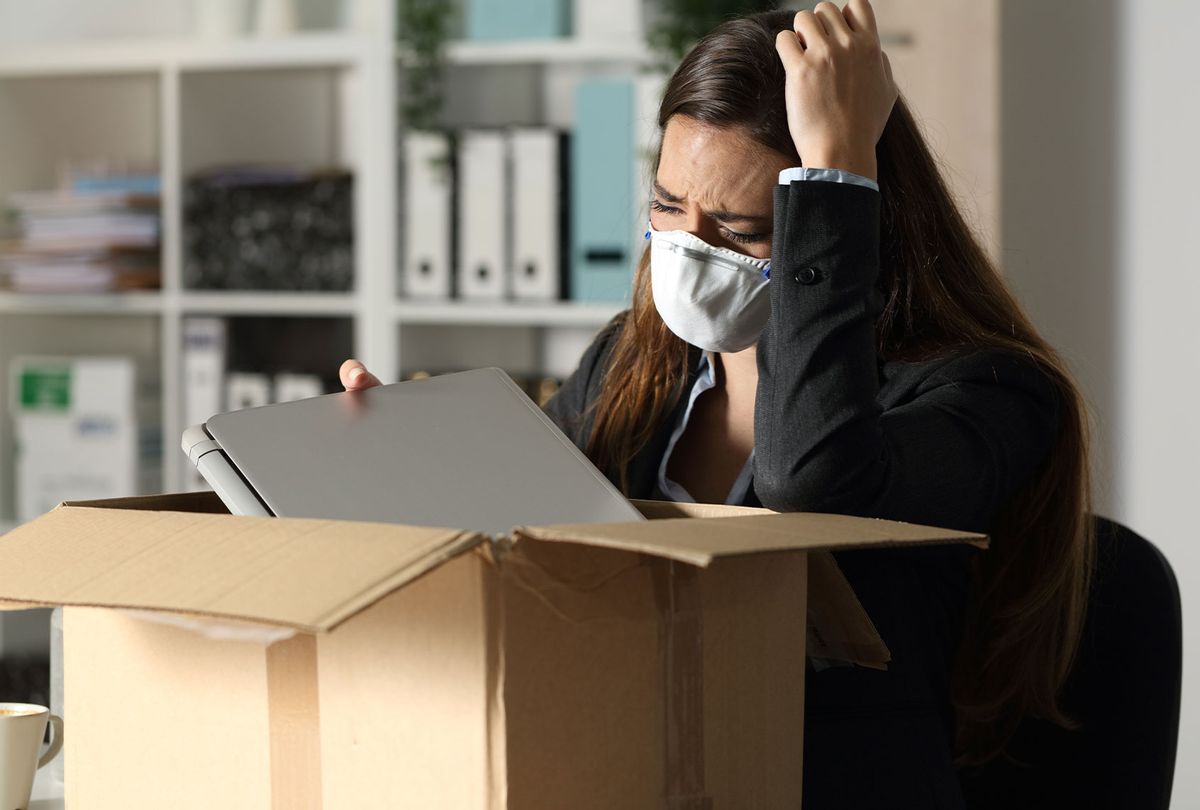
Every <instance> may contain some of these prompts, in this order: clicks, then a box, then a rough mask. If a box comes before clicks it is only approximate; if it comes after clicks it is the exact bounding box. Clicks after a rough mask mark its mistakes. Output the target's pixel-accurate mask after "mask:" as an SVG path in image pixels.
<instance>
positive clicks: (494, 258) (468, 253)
mask: <svg viewBox="0 0 1200 810" xmlns="http://www.w3.org/2000/svg"><path fill="white" fill-rule="evenodd" d="M506 146H507V138H506V137H505V135H504V133H503V132H500V131H498V130H496V131H490V130H489V131H485V130H474V131H472V130H468V131H466V132H464V133H463V134H462V140H461V141H460V147H459V172H458V201H459V212H460V217H459V223H458V226H459V227H458V293H459V295H460V296H461V297H462V298H473V299H485V300H496V299H500V298H503V297H505V295H506V294H507V293H508V261H507V245H506V240H505V230H506V227H505V225H506V223H505V213H506V210H507V206H506V203H507V188H506V183H505V167H506V154H505V153H506V151H507V149H506Z"/></svg>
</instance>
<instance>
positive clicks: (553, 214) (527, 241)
mask: <svg viewBox="0 0 1200 810" xmlns="http://www.w3.org/2000/svg"><path fill="white" fill-rule="evenodd" d="M562 143H563V142H562V135H561V134H560V133H558V132H557V131H555V130H552V129H544V128H538V129H516V130H513V132H512V195H511V198H510V199H511V204H512V238H513V242H512V292H513V297H515V298H523V299H529V300H536V301H555V300H557V299H558V298H559V297H560V293H561V291H562V286H561V278H562V250H563V249H564V244H563V242H564V240H563V231H564V228H565V218H564V216H563V214H564V212H565V211H566V201H565V199H564V196H563V194H564V190H565V189H564V188H563V186H564V185H565V184H564V182H563V180H564V176H563V170H562V169H563V163H562V157H563V156H562V148H563V147H562Z"/></svg>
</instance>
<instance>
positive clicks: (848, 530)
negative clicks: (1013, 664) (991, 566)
mask: <svg viewBox="0 0 1200 810" xmlns="http://www.w3.org/2000/svg"><path fill="white" fill-rule="evenodd" d="M634 505H635V506H637V507H638V509H639V510H641V511H642V513H643V514H645V515H646V516H647V517H649V518H653V519H651V520H646V521H638V522H630V523H583V524H562V525H555V526H522V527H521V528H518V529H514V530H513V536H514V538H515V539H517V540H518V541H519V540H520V539H521V538H522V537H524V538H528V539H531V540H541V541H547V542H560V543H579V544H583V545H589V546H601V547H605V548H616V549H621V550H624V551H637V552H641V553H644V554H652V555H654V556H657V557H664V558H667V559H672V560H678V561H680V562H686V563H691V564H692V565H698V566H702V567H703V566H707V565H708V564H709V563H710V562H712V560H713V559H714V558H715V557H722V556H729V555H734V554H753V553H757V552H765V551H836V550H838V549H850V548H879V547H887V546H917V545H933V544H945V543H974V544H984V543H986V541H987V536H986V535H982V534H976V533H974V532H964V531H958V530H954V529H939V528H935V527H933V526H921V525H918V524H915V523H900V522H897V521H893V520H881V519H879V518H863V517H850V516H847V515H829V514H823V513H819V512H772V511H770V510H769V509H755V508H752V507H739V506H714V505H710V504H684V503H669V502H664V501H634Z"/></svg>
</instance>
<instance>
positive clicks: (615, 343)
mask: <svg viewBox="0 0 1200 810" xmlns="http://www.w3.org/2000/svg"><path fill="white" fill-rule="evenodd" d="M658 123H659V127H660V130H661V134H662V140H661V147H660V151H659V155H658V160H657V165H656V168H655V176H654V182H653V184H652V185H653V196H652V198H651V200H650V208H651V213H650V227H649V228H648V230H647V238H648V239H649V240H650V245H649V246H648V249H647V250H646V252H645V253H644V255H643V256H642V259H641V262H640V263H639V266H638V268H637V272H636V276H635V280H634V296H633V306H632V307H631V308H630V309H629V310H628V311H626V312H623V313H621V314H620V315H619V316H618V317H617V318H615V319H614V320H613V321H612V322H611V323H610V324H609V325H608V326H607V327H606V328H605V329H604V330H603V331H602V332H601V333H600V335H599V336H598V337H597V338H596V340H595V341H594V342H593V343H592V345H591V346H590V347H589V349H588V350H587V352H586V353H585V354H584V357H583V359H582V360H581V362H580V365H579V368H578V369H577V370H576V371H575V373H574V374H572V375H571V377H570V378H569V379H568V380H567V381H566V383H565V385H564V386H563V388H562V389H561V391H560V392H559V393H558V394H557V395H556V396H555V398H554V399H553V400H552V401H551V402H550V403H549V404H548V405H547V412H548V413H549V414H550V415H551V416H552V417H553V418H554V419H555V421H556V422H557V423H558V424H559V425H560V426H561V427H562V429H563V430H564V432H566V433H567V435H569V436H570V437H571V438H572V439H573V440H574V441H575V443H576V444H577V445H578V446H579V447H581V448H583V449H584V450H585V451H586V452H587V454H588V456H589V457H590V458H591V459H592V460H593V461H594V462H595V463H596V464H597V466H598V467H600V468H601V469H602V470H604V471H605V473H606V474H607V475H608V476H609V477H610V478H611V479H612V480H613V481H614V482H616V483H617V484H618V485H619V486H620V487H621V488H622V490H623V491H624V492H626V493H627V494H628V495H630V496H631V497H639V498H646V497H650V498H673V499H695V500H698V501H710V502H730V503H740V504H745V505H753V506H758V505H762V506H766V507H768V508H770V509H774V510H778V511H787V510H805V511H819V512H840V513H844V514H852V515H864V516H873V517H882V518H890V519H895V520H905V521H911V522H917V523H924V524H932V525H940V526H947V527H953V528H960V529H970V530H976V531H982V532H987V533H988V534H989V535H991V538H992V547H991V549H990V550H989V551H988V552H986V553H976V552H973V551H971V550H969V549H966V550H964V549H959V548H945V549H924V550H904V551H891V552H881V551H869V552H844V553H840V554H838V555H837V559H838V562H839V564H840V565H841V567H842V569H843V571H844V572H845V574H846V576H847V578H848V579H849V580H850V582H851V584H852V585H853V586H854V588H855V591H856V592H857V593H858V595H859V597H860V599H861V600H862V602H863V604H864V606H865V607H866V609H867V611H868V613H869V614H870V615H871V616H872V617H873V619H874V620H875V623H876V625H877V628H878V629H879V631H880V634H881V636H882V637H883V639H884V640H885V642H886V643H887V644H888V646H889V648H890V650H891V652H892V657H893V660H892V663H891V666H890V667H889V669H888V670H887V671H886V672H877V671H874V670H867V669H861V668H856V667H833V668H827V669H822V670H820V671H816V672H811V673H810V676H809V678H808V679H807V684H806V700H807V707H808V708H807V717H806V732H805V744H804V750H805V760H804V768H805V788H804V790H805V794H804V798H805V805H806V806H809V807H817V808H821V807H826V806H846V807H865V806H876V805H879V806H885V805H886V806H902V807H910V806H913V807H961V806H962V801H963V800H962V794H961V791H960V789H959V786H958V781H957V777H956V772H955V763H956V761H957V763H958V764H963V763H973V762H978V761H981V760H985V759H987V758H989V757H991V756H994V755H996V754H997V753H998V752H1000V751H1001V749H1002V748H1003V745H1004V743H1005V742H1006V741H1007V740H1008V739H1009V737H1010V736H1011V735H1012V732H1013V730H1014V728H1015V725H1016V723H1017V722H1018V721H1019V720H1020V718H1021V717H1023V716H1025V715H1031V714H1032V715H1037V716H1040V717H1043V718H1046V719H1049V720H1052V721H1054V722H1058V723H1060V724H1069V722H1070V721H1069V718H1067V717H1065V716H1064V715H1063V714H1062V713H1061V711H1060V709H1059V707H1058V704H1057V691H1058V689H1059V687H1060V685H1061V684H1062V681H1063V678H1064V677H1065V674H1066V672H1067V670H1068V668H1069V665H1070V662H1071V659H1072V656H1073V653H1074V649H1075V646H1076V644H1077V640H1078V637H1079V632H1080V627H1081V622H1082V613H1083V606H1084V600H1085V594H1086V589H1087V579H1088V574H1087V572H1088V570H1089V566H1090V556H1091V548H1092V541H1091V538H1090V535H1089V530H1088V524H1087V521H1086V520H1085V513H1086V511H1087V509H1088V508H1089V485H1088V478H1087V470H1088V467H1087V436H1086V421H1085V417H1084V410H1083V405H1082V402H1081V400H1080V397H1079V394H1078V392H1077V390H1076V388H1075V386H1074V384H1073V383H1072V381H1071V378H1070V376H1069V374H1068V373H1067V372H1066V371H1065V369H1064V366H1063V363H1062V362H1061V361H1060V359H1059V358H1058V356H1057V355H1056V353H1055V352H1054V351H1053V349H1051V348H1050V347H1049V346H1048V345H1047V344H1046V343H1045V341H1044V340H1043V339H1042V338H1041V337H1040V336H1039V335H1038V334H1037V333H1036V331H1035V330H1034V328H1033V326H1032V325H1031V324H1030V322H1029V319H1028V318H1027V317H1026V316H1025V314H1024V313H1023V312H1022V310H1021V308H1020V306H1019V305H1018V304H1017V303H1016V301H1015V300H1014V299H1013V297H1012V295H1011V294H1010V293H1009V292H1008V290H1007V289H1006V287H1005V285H1004V283H1003V281H1002V280H1001V279H1000V277H999V275H998V274H997V272H996V270H995V268H994V267H993V266H992V265H991V263H990V262H989V260H988V259H987V257H986V254H985V253H984V252H983V250H981V248H980V246H979V244H978V242H977V240H976V239H975V237H974V236H973V235H972V234H971V232H970V231H969V229H968V228H967V227H966V225H965V224H964V221H963V219H962V217H961V216H960V214H959V212H958V211H957V210H956V208H955V205H954V202H953V200H952V198H951V196H950V194H949V193H948V191H947V189H946V187H945V184H944V183H943V181H942V179H941V177H940V175H939V173H938V170H937V167H936V164H935V161H934V159H933V158H932V156H931V155H930V153H929V150H928V148H927V147H926V145H925V143H924V142H923V140H922V138H921V136H920V134H919V132H918V130H917V128H916V126H915V125H914V123H913V119H912V117H911V115H910V114H909V112H908V109H907V108H906V106H905V104H904V103H903V101H902V100H900V99H899V98H898V92H897V89H896V86H895V83H894V82H893V80H892V75H891V70H890V67H889V65H888V61H887V57H886V56H885V55H884V54H883V53H882V51H881V49H880V44H879V35H878V31H877V28H876V23H875V19H874V14H873V11H872V9H871V6H870V4H869V2H868V1H867V0H850V2H849V4H848V5H847V6H846V7H845V9H844V10H839V9H838V7H837V6H835V5H833V4H831V3H821V4H819V5H818V6H817V7H816V8H815V9H814V10H813V11H812V12H807V11H805V12H800V13H798V14H795V15H793V14H792V13H790V12H770V13H764V14H756V15H752V16H748V17H744V18H741V19H737V20H733V21H730V22H728V23H725V24H723V25H721V26H719V27H718V28H717V29H715V30H714V31H713V32H711V33H710V34H709V35H708V36H707V37H705V38H704V39H703V40H702V41H701V42H700V43H698V44H697V45H696V46H695V48H694V49H693V50H692V51H691V52H690V53H689V54H688V56H687V57H686V58H685V59H684V60H683V62H682V63H681V64H680V66H679V68H678V69H677V70H676V71H675V73H674V75H673V76H672V78H671V80H670V82H669V84H668V85H667V88H666V92H665V94H664V97H663V101H662V105H661V108H660V111H659V117H658ZM800 167H803V168H800ZM768 276H769V280H767V277H768ZM342 379H343V382H344V383H345V384H346V387H347V388H359V387H364V386H366V385H370V384H376V383H377V381H376V380H375V379H374V377H373V376H372V375H370V373H369V372H366V370H365V369H362V368H361V365H360V364H358V363H357V362H355V361H347V362H346V364H345V365H344V366H343V368H342Z"/></svg>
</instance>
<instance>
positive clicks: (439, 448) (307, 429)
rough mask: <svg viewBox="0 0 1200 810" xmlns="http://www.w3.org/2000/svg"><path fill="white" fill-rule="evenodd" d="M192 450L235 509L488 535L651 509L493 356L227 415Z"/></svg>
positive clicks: (194, 436) (626, 517)
mask: <svg viewBox="0 0 1200 810" xmlns="http://www.w3.org/2000/svg"><path fill="white" fill-rule="evenodd" d="M183 451H184V452H185V453H187V455H188V457H189V458H190V459H191V460H192V462H193V463H194V464H195V465H196V467H197V469H198V470H199V471H200V473H201V475H203V476H204V478H205V480H206V481H207V482H208V483H209V485H210V486H212V488H213V490H214V491H216V493H217V494H218V495H219V496H220V497H221V500H222V501H224V503H225V505H226V506H228V507H229V510H230V511H231V512H232V513H233V514H236V515H275V516H279V517H315V518H331V519H340V520H366V521H382V522H389V523H408V524H414V525H423V526H448V527H454V528H464V529H475V530H478V531H482V532H487V533H489V534H492V535H495V534H500V533H506V532H508V531H510V530H511V529H512V528H513V527H515V526H522V525H538V524H553V523H603V522H614V521H630V520H642V519H643V517H642V515H641V513H640V512H638V511H637V509H635V508H634V507H633V505H632V504H631V503H630V502H629V501H628V500H627V499H626V498H625V497H624V496H622V495H621V493H620V491H619V490H618V489H617V488H616V487H614V486H613V485H612V484H611V483H610V482H609V480H608V479H607V478H605V477H604V475H603V474H602V473H601V472H600V471H599V470H597V469H596V467H595V466H593V465H592V463H591V462H590V461H589V460H588V458H587V456H585V455H584V454H583V453H581V452H580V451H579V449H578V448H577V447H575V445H574V444H573V443H572V442H571V440H570V439H568V438H567V437H566V436H565V435H563V433H562V431H560V430H559V429H558V427H557V426H556V425H555V424H554V423H553V422H552V421H551V420H550V419H549V418H548V417H547V416H546V415H545V414H544V413H543V412H542V410H541V409H540V408H539V407H538V406H537V404H536V403H534V402H533V400H531V399H530V398H529V397H528V396H526V395H525V392H524V391H522V390H521V389H520V388H519V387H518V386H517V385H516V383H514V382H513V381H512V380H511V379H510V378H509V376H508V375H507V374H505V373H504V372H503V371H502V370H500V369H498V368H481V369H476V370H473V371H464V372H460V373H457V374H447V375H444V376H439V377H433V378H430V379H424V380H414V381H410V382H402V383H396V384H394V385H385V386H379V387H376V388H369V389H366V390H364V391H357V392H343V393H338V394H327V395H325V396H320V397H314V398H312V399H304V400H298V401H296V402H287V403H281V404H277V405H266V406H263V407H260V408H249V409H246V410H241V411H233V412H230V413H224V414H220V415H218V416H214V417H212V418H211V419H209V420H208V421H207V422H206V423H205V424H203V425H197V426H194V427H190V428H188V429H187V430H186V431H184V434H183Z"/></svg>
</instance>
